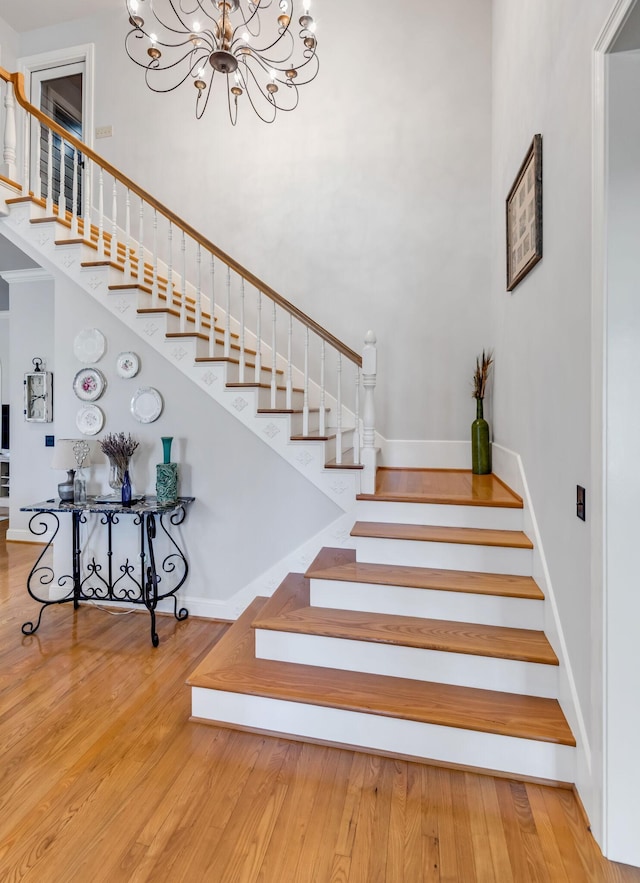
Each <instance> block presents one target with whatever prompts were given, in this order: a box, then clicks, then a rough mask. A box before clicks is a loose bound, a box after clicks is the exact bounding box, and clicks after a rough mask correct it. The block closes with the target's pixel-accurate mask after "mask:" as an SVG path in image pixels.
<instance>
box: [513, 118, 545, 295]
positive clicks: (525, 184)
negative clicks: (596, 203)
mask: <svg viewBox="0 0 640 883" xmlns="http://www.w3.org/2000/svg"><path fill="white" fill-rule="evenodd" d="M541 257H542V135H534V136H533V141H532V142H531V147H530V148H529V150H528V151H527V155H526V156H525V158H524V161H523V163H522V165H521V166H520V170H519V171H518V174H517V175H516V179H515V181H514V182H513V186H512V187H511V190H510V191H509V195H508V196H507V291H513V289H514V288H515V287H516V285H518V283H519V282H522V280H523V279H524V277H525V276H526V275H527V273H528V272H529V270H531V269H532V268H533V267H535V265H536V264H537V263H538V261H539V260H540V258H541Z"/></svg>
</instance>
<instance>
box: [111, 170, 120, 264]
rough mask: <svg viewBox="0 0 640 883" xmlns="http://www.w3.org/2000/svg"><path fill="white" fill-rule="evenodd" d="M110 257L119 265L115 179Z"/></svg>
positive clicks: (112, 193) (116, 183) (115, 183)
mask: <svg viewBox="0 0 640 883" xmlns="http://www.w3.org/2000/svg"><path fill="white" fill-rule="evenodd" d="M109 257H110V259H111V262H112V263H114V264H117V263H118V182H117V181H116V179H115V178H114V179H113V187H112V188H111V246H110V248H109Z"/></svg>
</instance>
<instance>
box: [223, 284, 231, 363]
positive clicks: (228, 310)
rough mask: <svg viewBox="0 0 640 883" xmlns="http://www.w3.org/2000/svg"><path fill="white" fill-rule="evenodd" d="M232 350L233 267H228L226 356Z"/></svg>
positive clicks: (225, 324)
mask: <svg viewBox="0 0 640 883" xmlns="http://www.w3.org/2000/svg"><path fill="white" fill-rule="evenodd" d="M230 352H231V267H227V315H226V317H225V320H224V357H225V359H228V358H229V353H230Z"/></svg>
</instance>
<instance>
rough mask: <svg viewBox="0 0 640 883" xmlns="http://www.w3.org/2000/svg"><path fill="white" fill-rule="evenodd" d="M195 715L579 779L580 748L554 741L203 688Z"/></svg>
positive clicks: (196, 692)
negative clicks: (576, 771)
mask: <svg viewBox="0 0 640 883" xmlns="http://www.w3.org/2000/svg"><path fill="white" fill-rule="evenodd" d="M192 714H193V717H194V718H199V719H202V720H209V721H212V722H216V721H218V722H221V723H227V724H236V725H238V726H244V727H250V728H252V729H261V730H264V731H266V732H270V733H274V732H278V733H283V734H288V735H292V736H298V737H301V738H309V739H317V740H321V741H323V742H335V743H336V744H339V745H340V746H345V745H353V746H354V747H358V748H364V749H371V750H374V751H385V752H391V753H393V754H400V755H407V756H410V757H415V758H420V759H423V760H436V761H440V762H441V763H449V764H463V765H466V766H472V767H482V768H484V769H487V770H496V771H500V772H504V773H511V774H513V775H515V776H518V775H520V776H532V777H536V778H543V779H553V780H556V781H563V782H573V781H574V780H575V776H574V765H575V749H574V748H571V747H570V746H567V745H555V744H553V743H551V742H537V741H534V740H531V739H517V738H514V737H511V736H498V735H494V734H492V733H480V732H475V731H473V730H463V729H457V728H453V727H443V726H439V725H436V724H424V723H419V722H417V721H410V720H402V719H399V718H388V717H383V716H382V715H376V714H365V713H363V712H354V711H345V710H343V709H339V708H328V707H323V706H318V705H308V704H306V703H304V702H289V701H287V700H282V699H267V698H264V697H262V696H249V695H244V694H239V693H228V692H223V691H219V690H207V689H204V688H202V687H193V688H192Z"/></svg>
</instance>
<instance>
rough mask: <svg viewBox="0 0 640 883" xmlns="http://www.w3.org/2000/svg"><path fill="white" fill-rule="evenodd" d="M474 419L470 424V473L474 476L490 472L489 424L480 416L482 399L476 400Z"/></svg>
mask: <svg viewBox="0 0 640 883" xmlns="http://www.w3.org/2000/svg"><path fill="white" fill-rule="evenodd" d="M476 404H477V411H476V419H475V420H474V421H473V423H472V424H471V471H472V472H473V474H474V475H488V474H489V473H490V472H491V444H490V442H489V424H488V423H487V421H486V420H485V419H484V417H483V416H482V399H476Z"/></svg>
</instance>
